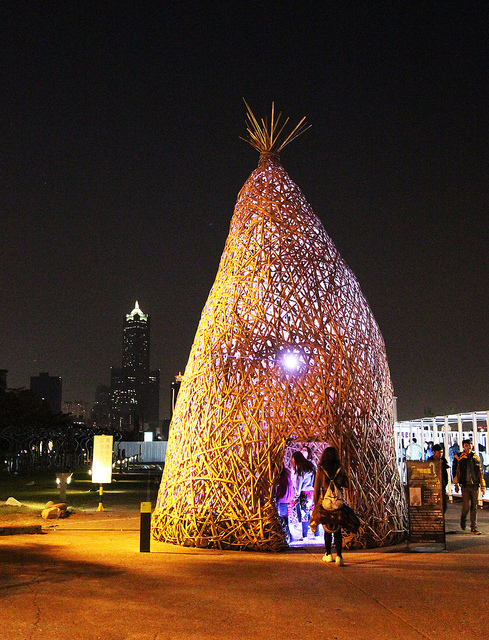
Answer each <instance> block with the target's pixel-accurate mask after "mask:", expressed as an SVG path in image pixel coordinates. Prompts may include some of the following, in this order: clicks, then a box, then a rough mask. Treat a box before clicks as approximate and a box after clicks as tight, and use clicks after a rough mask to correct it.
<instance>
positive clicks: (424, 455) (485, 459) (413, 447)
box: [402, 436, 489, 484]
mask: <svg viewBox="0 0 489 640" xmlns="http://www.w3.org/2000/svg"><path fill="white" fill-rule="evenodd" d="M464 440H469V441H470V442H471V447H472V448H474V446H473V442H472V440H471V439H470V438H466V439H465V438H464ZM435 446H436V447H437V448H438V447H441V449H442V450H443V451H444V449H445V444H444V442H439V443H437V444H436V445H435V443H434V442H433V440H427V441H426V442H425V443H424V447H421V445H420V444H419V443H418V439H417V438H416V436H413V437H412V438H411V441H410V442H409V444H407V446H405V447H403V448H402V454H403V455H402V458H403V460H424V461H427V460H429V459H430V458H431V457H432V456H433V449H434V447H435ZM478 450H479V455H478V458H479V460H480V463H481V469H482V475H483V476H484V480H485V482H486V483H488V484H489V455H488V453H487V451H486V447H485V445H483V444H479V445H478ZM461 451H462V449H461V447H460V445H459V442H458V438H457V437H453V438H452V440H451V441H450V446H449V447H448V452H444V457H445V458H446V460H447V462H448V465H449V466H450V468H451V469H453V465H454V462H455V458H456V456H458V455H459V454H460V452H461Z"/></svg>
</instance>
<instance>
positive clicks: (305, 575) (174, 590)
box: [0, 503, 489, 640]
mask: <svg viewBox="0 0 489 640" xmlns="http://www.w3.org/2000/svg"><path fill="white" fill-rule="evenodd" d="M459 513H460V503H458V504H454V505H450V506H449V512H448V517H447V526H446V528H447V531H448V535H447V548H448V550H447V551H441V547H440V546H437V545H433V546H432V547H430V546H426V547H423V548H419V549H416V548H415V547H412V548H411V551H406V546H405V545H400V546H397V547H392V548H387V549H376V550H368V551H355V552H348V551H347V552H345V561H346V566H345V567H339V566H336V565H334V564H333V565H330V564H325V563H323V562H322V561H321V558H322V555H323V548H322V547H320V546H318V545H311V546H308V545H307V543H305V544H304V546H303V547H294V548H292V549H290V550H289V551H287V552H284V553H277V554H272V553H251V552H232V551H217V550H200V549H192V548H182V547H175V546H172V545H168V544H163V543H155V542H152V543H151V553H139V514H138V513H136V512H134V511H132V512H117V511H113V512H111V511H110V510H107V511H105V512H103V513H93V514H91V515H90V516H89V517H85V518H83V519H80V518H77V516H76V514H75V515H74V516H72V517H71V518H69V519H67V520H64V521H57V522H56V524H55V525H53V526H52V528H51V529H50V530H49V532H48V533H45V534H43V535H15V536H2V537H0V558H1V560H0V566H1V571H0V587H1V590H0V593H1V611H2V623H1V626H0V637H1V638H5V639H7V638H8V640H33V639H35V638H43V639H46V640H51V639H53V640H54V639H56V640H92V639H99V638H100V639H101V640H102V639H103V640H142V639H151V640H166V639H178V640H180V639H184V638H185V639H186V640H194V639H204V640H211V639H221V638H223V639H228V638H229V639H231V638H232V639H237V640H242V639H243V640H244V639H251V638H253V639H255V638H256V639H275V638H277V639H282V638H295V637H298V638H300V639H301V640H305V639H308V638H315V639H319V638H328V639H337V640H346V639H348V640H360V639H363V638H365V639H367V638H368V639H375V640H381V639H384V638H385V639H390V640H391V639H396V638H402V639H403V640H411V639H413V640H414V639H419V638H430V639H433V640H435V639H437V640H440V639H444V638H447V639H448V638H450V639H453V638H464V639H467V640H468V639H471V638H478V639H480V638H485V637H487V634H488V632H489V511H487V510H484V511H479V528H480V529H481V531H482V532H483V534H485V535H481V536H473V535H471V534H470V533H465V532H462V531H461V530H460V529H459V528H458V526H457V523H458V519H459Z"/></svg>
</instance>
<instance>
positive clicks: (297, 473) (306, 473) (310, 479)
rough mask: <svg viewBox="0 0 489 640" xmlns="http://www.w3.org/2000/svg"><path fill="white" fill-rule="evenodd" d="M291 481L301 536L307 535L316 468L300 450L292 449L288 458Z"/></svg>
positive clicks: (312, 504)
mask: <svg viewBox="0 0 489 640" xmlns="http://www.w3.org/2000/svg"><path fill="white" fill-rule="evenodd" d="M290 465H291V468H292V472H293V473H292V482H293V485H294V502H295V506H296V509H297V518H298V520H299V522H301V524H302V537H303V538H306V537H307V531H308V529H309V519H310V517H311V512H312V508H313V506H314V501H313V496H314V476H315V474H316V469H315V467H314V465H313V463H312V462H311V461H310V460H306V458H304V456H303V455H302V453H301V452H300V451H294V453H293V454H292V458H291V460H290Z"/></svg>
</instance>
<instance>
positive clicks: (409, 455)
mask: <svg viewBox="0 0 489 640" xmlns="http://www.w3.org/2000/svg"><path fill="white" fill-rule="evenodd" d="M422 459H423V449H421V447H420V446H419V444H418V441H417V440H416V438H413V439H412V442H411V444H410V445H409V446H408V447H407V448H406V460H422Z"/></svg>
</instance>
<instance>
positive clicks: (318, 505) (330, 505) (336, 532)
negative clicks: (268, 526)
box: [314, 447, 349, 566]
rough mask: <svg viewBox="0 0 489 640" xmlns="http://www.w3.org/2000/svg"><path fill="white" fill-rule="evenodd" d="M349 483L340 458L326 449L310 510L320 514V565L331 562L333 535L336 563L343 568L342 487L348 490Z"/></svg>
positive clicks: (333, 449)
mask: <svg viewBox="0 0 489 640" xmlns="http://www.w3.org/2000/svg"><path fill="white" fill-rule="evenodd" d="M348 486H349V481H348V476H347V475H346V472H345V470H344V469H343V467H342V466H341V462H340V456H339V454H338V451H337V450H336V449H335V448H334V447H326V449H325V450H324V451H323V455H322V456H321V460H320V461H319V466H318V469H317V473H316V480H315V482H314V504H315V508H314V511H315V512H316V511H318V512H320V513H321V519H320V522H321V524H322V525H323V528H324V546H325V551H326V553H325V554H324V556H323V561H324V562H333V556H332V555H331V546H332V542H333V536H334V546H335V549H336V564H338V565H340V566H343V564H344V562H343V554H342V542H343V538H342V533H341V521H342V505H343V488H348Z"/></svg>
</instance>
